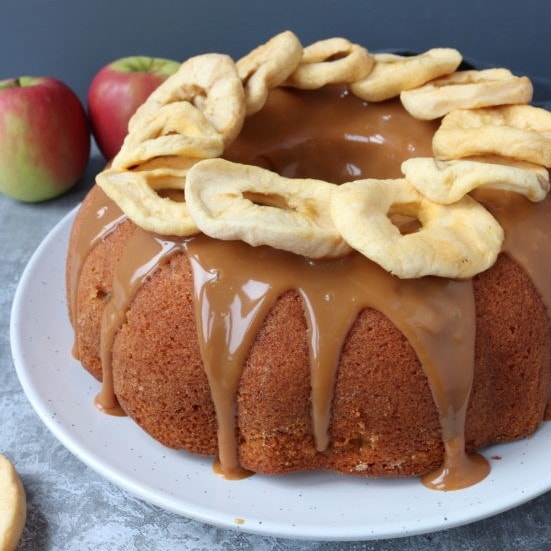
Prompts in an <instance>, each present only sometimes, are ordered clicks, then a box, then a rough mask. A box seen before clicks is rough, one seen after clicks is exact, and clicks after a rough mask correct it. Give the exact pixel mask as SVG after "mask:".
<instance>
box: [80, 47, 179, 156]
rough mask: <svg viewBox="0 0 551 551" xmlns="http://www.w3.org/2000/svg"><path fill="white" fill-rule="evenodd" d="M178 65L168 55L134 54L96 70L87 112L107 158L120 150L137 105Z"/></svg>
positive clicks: (173, 71)
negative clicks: (159, 56)
mask: <svg viewBox="0 0 551 551" xmlns="http://www.w3.org/2000/svg"><path fill="white" fill-rule="evenodd" d="M179 67H180V64H179V63H178V62H176V61H172V60H169V59H160V58H154V57H147V56H134V57H125V58H122V59H118V60H117V61H113V62H112V63H110V64H109V65H106V66H105V67H103V69H101V70H100V71H99V72H98V73H97V74H96V76H95V77H94V78H93V80H92V82H91V84H90V88H89V90H88V114H89V117H90V122H91V124H92V132H93V134H94V138H95V139H96V143H97V145H98V147H99V150H100V151H101V152H102V153H103V156H104V157H105V158H106V159H108V160H110V159H112V158H113V157H114V156H115V155H116V154H117V153H118V152H119V149H120V148H121V145H122V142H123V140H124V137H125V136H126V134H127V132H128V121H129V120H130V117H131V116H132V115H133V114H134V113H135V111H136V109H137V108H138V107H139V106H140V105H141V104H142V103H143V102H144V101H145V100H146V99H147V97H148V96H149V94H151V92H153V90H155V88H157V87H158V86H159V84H161V83H162V82H164V81H165V80H166V79H167V78H168V77H169V76H170V75H171V74H173V73H175V72H176V71H177V70H178V68H179Z"/></svg>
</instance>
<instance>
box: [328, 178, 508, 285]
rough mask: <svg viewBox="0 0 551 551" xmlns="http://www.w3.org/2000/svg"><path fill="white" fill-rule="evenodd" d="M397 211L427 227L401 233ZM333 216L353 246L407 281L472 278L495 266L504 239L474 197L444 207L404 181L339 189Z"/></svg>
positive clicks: (373, 182)
mask: <svg viewBox="0 0 551 551" xmlns="http://www.w3.org/2000/svg"><path fill="white" fill-rule="evenodd" d="M395 213H398V214H403V215H406V216H412V217H415V218H417V219H418V220H419V222H420V223H421V225H422V227H421V228H420V229H419V230H418V231H417V232H415V233H410V234H407V235H402V234H401V233H400V230H399V229H398V227H397V226H395V225H394V224H393V223H392V222H391V220H390V218H389V216H390V215H392V214H395ZM331 214H332V217H333V221H334V223H335V226H337V229H338V230H339V231H340V233H341V235H342V236H343V237H344V239H345V240H346V241H347V242H348V244H349V245H350V246H351V247H353V248H354V249H356V250H358V251H359V252H360V253H362V254H363V255H364V256H366V257H367V258H369V259H370V260H372V261H373V262H376V263H377V264H379V265H380V266H382V267H383V268H384V269H385V270H387V271H388V272H390V273H392V274H394V275H396V276H398V277H399V278H402V279H408V278H418V277H423V276H426V275H435V276H443V277H451V278H468V277H472V276H474V275H476V274H477V273H480V272H482V271H484V270H486V269H487V268H489V267H490V266H491V265H492V264H493V263H494V262H495V260H496V258H497V255H498V254H499V252H500V250H501V244H502V241H503V230H502V228H501V226H500V225H499V224H498V223H497V221H496V220H495V219H494V218H493V216H492V215H491V214H490V213H489V212H488V211H487V210H486V209H485V208H484V207H482V205H480V204H479V203H477V202H476V201H475V200H474V199H471V198H470V197H468V196H466V197H464V198H463V199H461V200H460V201H458V202H457V203H454V204H452V205H440V204H438V203H434V202H433V201H430V200H429V199H427V198H425V197H423V195H421V194H420V193H419V192H418V191H417V190H416V189H415V188H414V187H413V186H412V185H411V184H410V183H409V182H408V181H407V180H405V179H395V180H371V179H368V180H357V181H355V182H349V183H347V184H343V185H341V186H338V187H336V188H335V190H334V192H333V196H332V200H331Z"/></svg>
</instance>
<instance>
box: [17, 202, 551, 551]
mask: <svg viewBox="0 0 551 551" xmlns="http://www.w3.org/2000/svg"><path fill="white" fill-rule="evenodd" d="M75 212H76V209H75V210H73V211H72V212H70V213H69V214H68V215H66V216H65V217H64V218H63V219H62V220H61V221H60V222H59V223H58V225H57V226H56V227H55V228H54V229H53V230H52V231H51V232H50V233H49V234H48V236H47V237H46V238H45V239H44V241H43V242H42V243H41V244H40V246H39V247H38V248H37V250H36V251H35V253H34V254H33V256H32V258H31V260H30V261H29V263H28V265H27V267H26V268H25V270H24V272H23V274H22V276H21V279H20V281H19V284H18V287H17V290H16V293H15V297H14V302H13V306H12V312H11V324H10V337H11V345H12V354H13V358H14V363H15V367H16V370H17V374H18V377H19V380H20V382H21V385H22V387H23V389H24V391H25V393H26V395H27V397H28V399H29V401H30V402H31V404H32V406H33V407H34V409H35V411H36V412H37V414H38V415H39V417H40V418H41V419H42V421H43V422H44V423H45V425H46V426H47V427H48V428H49V429H50V430H51V432H52V433H53V434H54V436H55V437H56V438H58V439H59V441H60V442H61V443H62V444H63V445H64V446H65V447H66V448H67V449H68V450H69V451H71V452H72V453H73V454H75V455H76V456H77V457H78V458H79V459H80V460H81V461H83V462H84V463H85V464H86V465H88V466H89V467H91V468H92V469H94V470H95V471H97V472H98V473H99V474H100V475H102V476H103V477H105V478H106V479H108V480H110V481H111V482H113V483H114V484H116V485H118V486H120V487H122V488H123V489H125V490H127V491H128V492H130V493H132V494H133V495H135V496H137V497H139V498H141V499H143V500H145V501H147V502H149V503H152V504H154V505H157V506H159V507H161V508H163V509H166V510H169V511H172V512H174V513H177V514H179V515H182V516H185V517H188V518H192V519H195V520H199V521H202V522H205V523H208V524H212V525H215V526H218V527H223V528H231V529H237V530H242V531H245V532H248V533H254V534H259V535H265V536H268V535H269V536H277V537H287V538H295V539H307V540H318V541H319V540H326V541H327V540H333V541H335V540H341V541H353V540H369V539H384V538H394V537H401V536H410V535H415V534H421V533H427V532H432V531H437V530H442V529H446V528H451V527H454V526H459V525H463V524H467V523H470V522H473V521H476V520H479V519H482V518H486V517H489V516H492V515H495V514H497V513H499V512H502V511H504V510H507V509H510V508H512V507H515V506H517V505H520V504H522V503H524V502H526V501H528V500H530V499H533V498H535V497H537V496H538V495H540V494H542V493H544V492H546V491H548V490H549V489H551V470H550V469H549V468H548V455H547V454H548V450H549V449H551V423H544V425H543V426H542V427H541V428H540V429H539V430H538V431H537V432H536V434H535V435H533V436H532V437H530V438H527V439H524V440H522V441H519V442H515V443H512V444H504V445H499V446H493V447H491V448H488V449H487V450H485V451H484V455H485V456H486V457H487V458H488V459H489V461H490V462H491V464H492V471H491V474H490V475H489V476H488V478H486V479H485V480H484V481H482V482H481V483H479V484H478V485H476V486H473V487H471V488H467V489H465V490H461V491H456V492H447V493H443V492H435V491H430V490H427V489H426V488H424V487H423V486H422V484H421V483H420V482H419V481H418V480H417V479H400V480H376V479H371V480H369V479H368V480H366V479H361V478H354V477H342V476H338V475H334V474H329V473H303V474H294V475H289V476H284V477H266V476H259V475H256V476H253V477H251V478H248V479H245V480H241V481H237V482H235V481H226V480H223V479H221V478H219V477H218V476H216V475H215V474H214V473H213V471H212V461H211V459H209V458H199V457H195V456H191V455H189V454H186V453H183V452H177V451H174V450H168V449H166V448H164V447H162V446H161V445H160V444H158V443H157V442H155V441H154V440H152V439H151V438H150V437H149V436H147V435H146V434H145V433H144V432H143V431H141V430H140V429H139V428H138V427H137V426H136V425H135V424H134V423H133V422H132V421H130V420H129V419H127V418H113V417H109V416H105V415H103V414H101V413H100V412H98V411H97V410H96V408H95V407H94V406H93V398H94V395H95V394H96V392H97V391H98V383H97V382H96V381H95V380H94V379H92V377H91V376H90V375H88V374H87V373H86V372H85V371H84V370H83V369H82V368H81V367H80V365H79V364H78V362H76V361H75V360H74V359H73V358H72V356H71V352H70V351H71V346H72V329H71V327H70V324H69V321H68V319H67V315H66V303H65V287H64V286H65V275H64V269H65V267H64V266H65V255H66V249H67V243H68V236H69V232H70V227H71V224H72V221H73V218H74V215H75Z"/></svg>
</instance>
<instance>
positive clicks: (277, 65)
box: [97, 31, 551, 278]
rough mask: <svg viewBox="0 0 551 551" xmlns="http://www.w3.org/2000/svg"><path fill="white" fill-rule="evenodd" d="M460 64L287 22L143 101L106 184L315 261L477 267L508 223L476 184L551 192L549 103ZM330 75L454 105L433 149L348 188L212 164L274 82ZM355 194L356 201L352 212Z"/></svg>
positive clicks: (167, 228)
mask: <svg viewBox="0 0 551 551" xmlns="http://www.w3.org/2000/svg"><path fill="white" fill-rule="evenodd" d="M460 62H461V54H460V53H459V52H457V50H453V49H449V48H437V49H432V50H429V51H427V52H425V53H423V54H420V55H418V56H411V57H402V56H395V55H391V54H375V55H372V54H370V53H369V52H368V51H367V50H366V49H365V48H363V47H361V46H359V45H357V44H353V43H351V42H349V41H348V40H346V39H343V38H332V39H328V40H322V41H319V42H316V43H314V44H312V45H310V46H308V47H306V48H302V46H301V44H300V41H299V40H298V38H297V37H296V36H295V35H294V34H293V33H291V32H290V31H286V32H284V33H281V34H279V35H277V36H275V37H273V38H272V39H271V40H269V41H268V42H267V43H266V44H263V45H261V46H259V47H258V48H256V49H254V50H253V51H251V52H250V53H249V54H248V55H246V56H245V57H243V58H242V59H240V60H238V61H237V62H234V61H233V60H231V58H229V57H228V56H224V55H219V54H206V55H203V56H197V57H194V58H191V59H189V60H188V61H186V62H184V63H183V64H182V66H181V67H180V69H179V70H178V71H177V72H176V73H175V74H174V75H172V76H171V77H169V78H168V79H167V80H166V81H165V82H164V83H163V84H161V85H160V86H159V88H157V90H155V91H154V92H153V93H152V94H151V96H150V97H149V98H148V100H147V101H146V102H145V103H144V104H143V105H142V106H141V107H140V108H139V109H138V111H137V112H136V114H135V115H134V116H133V118H132V119H131V121H130V124H129V133H128V136H127V138H126V139H125V141H124V144H123V146H122V148H121V150H120V152H119V154H118V155H117V156H116V157H115V158H114V160H113V163H112V165H111V167H110V168H109V169H107V170H105V171H103V172H102V173H101V174H99V175H98V178H97V181H98V184H99V185H100V186H101V187H102V188H103V190H104V191H105V192H106V193H107V195H108V196H109V197H111V198H112V199H113V200H114V201H115V202H116V203H117V204H118V205H119V206H120V208H121V209H122V210H123V211H124V212H125V213H126V214H127V216H128V217H129V218H130V219H131V220H133V221H134V222H135V223H136V224H137V225H139V226H141V227H142V228H145V229H147V230H150V231H154V232H156V233H161V234H170V235H179V236H190V235H193V234H196V233H199V232H203V233H205V234H207V235H209V236H211V237H214V238H216V239H241V240H243V241H246V242H248V243H250V244H252V245H258V244H269V245H270V246H272V247H275V248H280V249H283V250H289V251H291V252H294V253H295V254H300V255H304V256H309V257H326V258H330V257H337V256H342V255H344V254H348V253H349V252H350V250H351V248H353V249H356V250H358V251H359V252H361V253H362V254H364V255H365V256H367V257H368V258H370V259H371V260H373V261H374V262H377V263H379V264H380V265H381V266H383V267H384V268H385V269H386V270H388V271H389V272H391V273H393V274H395V275H397V276H398V277H401V278H415V277H421V276H424V275H439V276H446V277H452V278H454V277H458V278H461V277H471V276H472V275H475V274H476V273H479V272H481V271H483V270H485V269H487V268H488V267H490V266H491V264H492V263H493V262H494V261H495V258H496V257H497V255H498V253H499V252H500V250H501V246H502V241H503V230H502V229H501V227H500V226H499V224H498V223H497V221H496V220H495V219H494V218H493V217H492V216H491V215H490V214H489V213H488V212H487V211H486V210H485V209H484V208H483V207H482V206H481V205H480V204H478V203H477V202H476V201H475V200H474V199H472V198H470V197H466V194H467V193H468V192H469V191H471V190H472V189H474V188H476V187H491V188H494V189H503V190H508V191H514V192H517V193H521V194H523V195H525V196H527V197H528V198H529V199H530V200H532V201H540V200H542V199H543V198H544V197H545V196H546V194H547V193H548V191H549V171H548V170H547V169H548V168H549V167H550V166H551V113H549V112H547V111H545V110H544V109H539V108H536V107H533V106H530V105H528V102H530V101H531V98H532V85H531V83H530V81H529V80H528V79H527V78H526V77H515V76H514V75H511V73H510V72H509V71H507V70H505V69H495V70H491V71H489V72H488V71H468V72H465V71H463V72H462V71H456V69H457V67H458V66H459V64H460ZM327 84H346V85H348V87H349V89H350V91H351V92H352V93H353V94H355V95H357V96H358V97H359V98H360V99H364V100H368V101H384V100H386V99H389V98H392V97H396V96H400V98H401V100H402V102H403V103H404V106H405V108H406V109H407V110H408V111H410V113H411V114H412V116H417V117H419V118H435V117H436V118H438V117H441V116H442V115H445V116H444V118H443V119H442V122H441V126H440V129H439V130H438V131H437V132H436V133H435V136H434V138H433V150H434V153H435V156H434V158H429V159H420V158H413V159H410V160H408V161H406V162H405V163H404V164H403V165H402V172H403V173H404V176H405V177H404V178H403V179H394V180H372V179H371V180H363V181H356V182H352V183H350V184H344V185H343V186H337V185H336V184H334V183H331V182H324V181H320V180H298V179H295V180H293V179H288V178H283V177H281V176H279V175H277V174H275V173H272V172H270V171H266V170H264V169H258V168H256V167H250V166H247V165H240V164H236V163H230V162H228V161H223V160H221V159H220V160H215V159H216V158H218V157H221V156H222V155H223V152H224V150H225V148H226V147H227V146H228V145H229V144H230V143H231V142H232V141H233V140H234V139H235V138H236V137H237V136H238V135H239V132H240V131H241V128H242V125H243V123H244V120H245V117H246V116H248V115H250V114H253V113H255V112H257V111H259V110H260V109H262V107H263V106H264V103H265V101H266V98H267V96H268V93H269V91H270V89H272V88H274V87H277V86H289V87H297V88H303V89H315V88H319V87H321V86H325V85H327ZM209 159H211V160H209ZM266 186H268V188H269V189H267V188H266ZM161 189H181V190H183V191H184V194H185V197H186V200H185V201H184V202H175V201H173V200H171V199H169V198H167V197H161V196H160V195H159V194H158V193H157V192H158V191H159V190H161ZM223 190H226V192H227V193H226V192H224V191H223ZM270 190H271V191H270ZM221 195H222V196H223V197H222V198H221ZM230 196H231V200H230V199H228V197H230ZM276 196H277V197H276ZM258 197H262V198H263V199H261V200H260V201H258ZM266 197H272V198H273V197H275V199H274V200H273V201H272V200H271V199H268V200H267V199H266ZM404 197H406V198H409V199H412V198H414V200H413V199H412V201H413V202H411V201H409V199H408V201H409V202H408V201H406V200H405V199H404ZM314 198H315V201H314ZM351 198H352V199H351ZM222 199H223V200H222ZM226 199H227V200H226ZM304 201H306V203H308V205H307V207H305V208H302V207H301V206H300V205H301V204H303V202H304ZM312 201H313V202H312ZM350 201H352V203H355V204H357V206H358V208H354V209H350V208H348V207H347V206H346V205H348V204H349V203H350ZM314 203H315V205H316V206H315V208H313V207H312V205H314ZM412 204H415V205H417V206H416V207H415V209H414V210H415V212H414V213H413V215H414V216H415V217H417V218H418V219H419V220H420V222H421V225H422V227H421V229H420V230H419V231H418V232H417V233H416V234H415V235H414V236H413V237H412V236H411V235H401V234H400V232H399V231H398V230H397V229H396V228H395V227H392V224H391V223H390V220H389V217H390V216H391V215H392V214H393V213H394V212H397V211H401V209H402V210H403V208H406V210H407V209H410V207H411V205H412ZM401 205H409V206H407V207H403V206H401ZM360 206H361V208H360ZM310 207H312V208H310ZM410 210H411V209H410ZM406 214H409V215H411V213H409V212H408V213H406ZM281 220H285V231H284V232H283V233H282V232H281V231H279V230H278V229H277V227H279V226H280V224H279V222H278V221H281ZM274 221H275V222H274ZM442 228H445V229H444V230H443V229H442ZM365 236H367V238H366V239H364V237H365ZM481 243H482V244H483V246H481V245H480V244H481ZM449 250H453V251H455V253H454V255H455V256H453V258H451V259H450V258H449V257H448V256H447V252H446V251H449ZM381 251H386V253H385V254H380V252H381ZM428 251H430V254H429V252H428ZM440 251H442V253H441V252H440ZM465 259H468V262H466V261H465ZM466 264H468V266H469V269H468V270H465V265H466Z"/></svg>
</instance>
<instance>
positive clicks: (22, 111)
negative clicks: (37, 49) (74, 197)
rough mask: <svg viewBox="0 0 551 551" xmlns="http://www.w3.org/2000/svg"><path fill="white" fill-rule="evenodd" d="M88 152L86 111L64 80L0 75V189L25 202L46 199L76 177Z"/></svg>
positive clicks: (74, 180)
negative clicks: (2, 78)
mask: <svg viewBox="0 0 551 551" xmlns="http://www.w3.org/2000/svg"><path fill="white" fill-rule="evenodd" d="M89 157H90V130H89V126H88V121H87V118H86V112H85V111H84V108H83V106H82V104H81V102H80V100H79V99H78V97H77V95H76V94H75V93H74V92H73V91H72V90H71V89H70V88H69V87H68V86H67V85H66V84H64V83H63V82H61V81H59V80H57V79H54V78H50V77H20V78H15V79H9V80H3V81H0V192H2V193H4V194H6V195H8V196H10V197H13V198H14V199H18V200H20V201H26V202H38V201H44V200H46V199H51V198H53V197H56V196H58V195H60V194H62V193H63V192H65V191H67V190H68V189H69V188H71V187H72V186H73V185H74V184H75V183H76V182H77V181H78V179H79V178H80V177H81V176H82V174H83V172H84V170H85V168H86V165H87V163H88V159H89Z"/></svg>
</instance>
